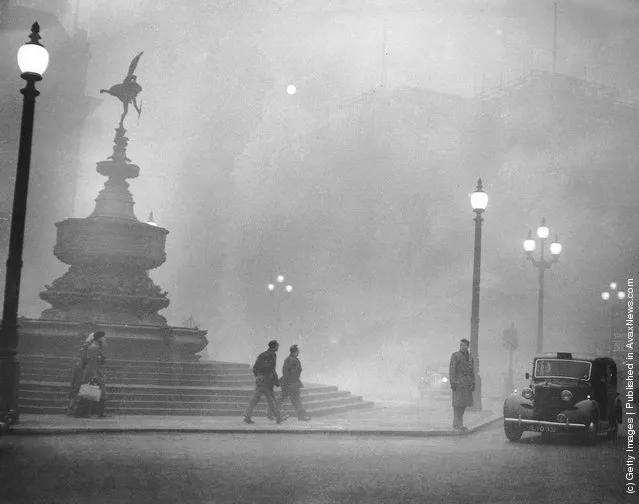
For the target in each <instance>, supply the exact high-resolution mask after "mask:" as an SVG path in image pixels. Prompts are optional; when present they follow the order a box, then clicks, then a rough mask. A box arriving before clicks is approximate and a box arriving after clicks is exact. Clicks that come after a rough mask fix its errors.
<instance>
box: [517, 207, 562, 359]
mask: <svg viewBox="0 0 639 504" xmlns="http://www.w3.org/2000/svg"><path fill="white" fill-rule="evenodd" d="M548 236H550V229H549V228H548V226H546V219H541V225H540V226H539V227H538V228H537V238H538V239H539V254H540V258H539V260H537V259H535V258H534V257H533V252H534V251H535V249H536V248H537V244H536V243H535V240H534V239H533V237H532V233H531V232H530V231H528V237H527V238H526V239H525V240H524V251H525V252H526V257H527V258H528V259H529V260H530V262H532V263H533V266H534V267H536V268H538V269H539V303H538V314H537V353H541V352H542V349H543V341H544V272H545V271H546V270H547V269H550V267H551V266H552V265H553V264H554V263H556V262H557V261H558V260H559V255H560V254H561V250H562V248H563V247H562V245H561V243H559V238H558V237H557V235H555V240H554V241H553V242H552V243H551V244H550V254H551V256H552V260H550V261H547V260H546V259H545V258H544V245H545V243H546V240H547V239H548Z"/></svg>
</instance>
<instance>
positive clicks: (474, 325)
mask: <svg viewBox="0 0 639 504" xmlns="http://www.w3.org/2000/svg"><path fill="white" fill-rule="evenodd" d="M470 205H471V207H472V208H473V212H475V218H474V219H473V220H474V221H475V250H474V254H473V257H474V259H473V290H472V305H471V315H470V350H471V354H472V355H473V357H474V359H475V391H474V393H473V394H474V396H473V409H477V410H478V411H481V410H482V404H481V376H480V375H479V282H480V270H481V223H482V222H483V220H484V218H483V217H482V214H483V213H484V210H486V207H487V206H488V194H486V193H485V192H484V190H483V186H482V182H481V179H478V180H477V188H476V189H475V192H473V193H472V194H471V195H470Z"/></svg>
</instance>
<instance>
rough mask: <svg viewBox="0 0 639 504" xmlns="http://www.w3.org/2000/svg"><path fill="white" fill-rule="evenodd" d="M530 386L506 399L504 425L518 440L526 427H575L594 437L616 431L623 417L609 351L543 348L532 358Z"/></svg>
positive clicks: (541, 429) (611, 436)
mask: <svg viewBox="0 0 639 504" xmlns="http://www.w3.org/2000/svg"><path fill="white" fill-rule="evenodd" d="M526 379H530V386H529V387H526V388H524V389H523V390H522V391H521V392H520V393H513V394H511V395H510V396H508V397H507V398H506V400H505V401H504V431H505V433H506V437H507V438H508V439H509V440H510V441H517V440H519V439H520V438H521V435H522V433H523V432H524V431H533V432H541V433H544V434H555V433H577V434H579V435H581V436H582V437H583V439H584V441H587V442H592V441H594V440H595V438H596V436H597V435H598V434H603V433H606V434H607V436H608V438H609V439H614V438H615V437H616V436H617V430H618V428H619V424H620V423H621V421H622V413H621V400H620V398H619V394H618V393H617V366H616V364H615V361H614V360H612V359H611V358H610V357H599V356H594V355H585V354H571V353H561V352H560V353H545V354H539V355H537V356H536V357H535V358H534V360H533V374H532V377H531V376H530V375H529V374H528V373H526Z"/></svg>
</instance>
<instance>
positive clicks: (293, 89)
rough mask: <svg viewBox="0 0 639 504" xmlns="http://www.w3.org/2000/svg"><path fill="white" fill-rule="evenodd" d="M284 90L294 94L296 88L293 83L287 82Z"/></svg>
mask: <svg viewBox="0 0 639 504" xmlns="http://www.w3.org/2000/svg"><path fill="white" fill-rule="evenodd" d="M286 92H287V93H288V94H290V95H294V94H295V93H297V88H296V87H295V86H294V85H293V84H289V85H288V86H286Z"/></svg>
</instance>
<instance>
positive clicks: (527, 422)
mask: <svg viewBox="0 0 639 504" xmlns="http://www.w3.org/2000/svg"><path fill="white" fill-rule="evenodd" d="M504 423H506V424H510V425H516V426H517V427H519V428H520V429H522V430H525V431H533V432H559V433H561V432H563V433H566V432H583V431H585V430H586V429H587V427H586V425H584V424H583V423H570V422H569V421H567V420H566V421H565V422H547V421H545V420H532V419H529V418H522V417H519V418H504Z"/></svg>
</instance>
